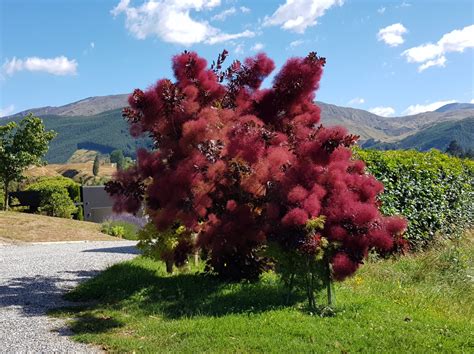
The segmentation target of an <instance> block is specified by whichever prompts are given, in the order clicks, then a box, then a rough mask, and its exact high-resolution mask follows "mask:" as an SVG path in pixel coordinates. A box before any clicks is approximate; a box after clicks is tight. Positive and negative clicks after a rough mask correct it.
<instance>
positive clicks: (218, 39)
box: [206, 30, 255, 44]
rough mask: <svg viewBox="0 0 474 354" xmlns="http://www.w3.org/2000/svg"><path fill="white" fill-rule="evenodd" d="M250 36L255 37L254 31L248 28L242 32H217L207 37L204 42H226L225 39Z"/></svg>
mask: <svg viewBox="0 0 474 354" xmlns="http://www.w3.org/2000/svg"><path fill="white" fill-rule="evenodd" d="M252 37H255V33H254V32H252V31H249V30H245V31H243V32H240V33H234V34H228V33H219V34H217V35H215V36H213V37H211V38H209V39H207V40H206V43H209V44H216V43H221V42H227V41H230V40H233V39H238V38H252Z"/></svg>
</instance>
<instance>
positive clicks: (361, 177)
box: [107, 51, 405, 284]
mask: <svg viewBox="0 0 474 354" xmlns="http://www.w3.org/2000/svg"><path fill="white" fill-rule="evenodd" d="M226 56H227V52H226V51H224V52H223V53H222V54H221V55H219V58H218V60H217V63H214V64H213V65H212V66H211V69H206V66H207V63H206V61H205V60H204V59H202V58H200V57H198V56H197V54H196V53H193V52H184V53H182V54H180V55H177V56H175V57H174V58H173V70H174V76H175V78H176V82H172V81H170V80H168V79H163V80H160V81H158V82H157V84H156V85H155V86H153V87H152V88H150V89H149V90H147V91H146V92H143V91H141V90H138V89H137V90H135V91H134V92H133V94H132V95H131V96H130V98H129V104H130V108H126V109H124V116H125V117H126V118H127V119H128V120H129V122H130V131H131V133H132V135H135V136H138V135H140V134H147V135H150V136H152V137H153V140H154V143H155V147H156V148H157V149H156V150H153V151H147V150H144V149H141V150H139V151H138V153H137V159H138V163H137V165H136V166H134V167H133V168H130V169H128V170H127V171H122V172H119V173H118V174H117V177H116V180H115V181H114V182H112V183H109V184H108V186H107V189H108V191H109V193H111V194H112V195H113V196H114V198H115V209H116V210H119V211H120V210H125V211H128V212H133V211H135V210H137V209H138V208H139V206H140V205H141V203H142V200H143V199H144V196H145V194H146V206H147V209H148V212H149V214H150V216H151V217H152V220H153V222H154V224H155V225H156V227H157V228H158V229H159V230H168V229H169V228H170V227H172V226H173V225H174V224H175V223H176V222H179V223H180V224H182V225H184V226H185V227H186V228H187V230H189V232H191V231H194V232H197V233H198V239H197V245H198V246H199V247H200V248H201V249H203V250H204V251H205V252H206V254H207V255H208V260H207V264H208V269H209V270H212V271H214V272H215V273H217V274H218V275H220V276H221V277H223V278H230V279H242V278H247V279H255V278H257V277H258V276H259V274H260V273H261V272H262V271H263V270H264V269H265V267H266V262H267V259H266V258H265V257H262V256H261V255H260V252H259V251H260V250H261V249H262V248H263V247H264V246H265V243H266V241H267V240H268V241H271V242H276V243H278V244H279V245H281V248H282V249H283V250H285V251H288V252H290V253H294V252H297V253H298V254H301V255H302V256H303V257H306V255H308V256H312V255H314V254H316V253H318V252H319V249H320V248H321V242H323V239H324V240H326V241H327V242H328V247H327V249H326V250H325V251H324V256H323V257H322V260H321V262H322V263H323V266H324V267H326V269H331V272H327V273H328V276H329V277H330V279H329V280H328V281H326V283H327V284H329V283H330V280H332V279H335V280H342V279H344V278H346V277H348V276H350V275H352V274H353V273H354V272H355V271H356V270H357V268H358V267H359V265H360V264H362V262H363V259H364V258H365V257H366V255H367V253H368V251H369V250H370V249H372V248H377V249H381V250H390V249H391V248H392V247H393V244H394V238H398V237H399V236H400V234H401V233H402V232H403V229H404V227H405V222H404V221H403V219H400V218H395V217H390V218H386V217H383V216H382V215H381V214H380V213H379V211H378V205H377V201H376V198H377V195H378V194H379V193H380V192H381V191H382V184H381V183H379V182H377V180H376V179H375V178H374V177H373V176H371V175H368V174H366V173H365V170H364V164H363V163H362V162H361V161H357V160H353V159H351V156H352V153H351V149H350V146H352V145H353V144H354V142H355V141H356V140H357V137H356V136H353V135H350V134H348V133H347V131H346V130H345V129H344V128H342V127H329V128H327V127H323V126H322V125H319V126H318V123H319V120H320V109H319V107H317V106H316V105H315V104H314V102H313V100H314V96H315V94H314V92H315V90H316V89H317V88H318V87H319V81H320V78H321V75H322V71H323V66H324V64H325V59H324V58H321V57H318V56H317V55H316V53H314V52H312V53H309V54H308V56H306V57H305V58H293V59H290V60H288V61H287V63H286V64H285V65H284V66H283V68H282V69H281V70H280V72H279V73H278V74H277V75H276V76H275V78H274V80H273V85H272V86H271V88H269V89H260V85H261V83H262V81H263V80H264V79H265V78H266V77H267V76H268V75H270V73H271V72H272V71H273V69H274V67H275V65H274V63H273V61H272V60H271V59H269V58H268V57H267V56H266V55H265V54H263V53H261V54H258V55H256V56H255V57H252V58H247V59H246V60H245V61H244V62H243V63H240V62H238V61H235V62H233V63H232V64H231V66H230V67H229V68H228V69H227V70H224V69H222V64H223V61H224V60H225V58H226ZM321 216H324V217H325V222H324V227H323V229H322V230H320V232H314V230H308V229H307V228H306V225H307V223H308V221H310V220H312V219H314V218H319V217H321ZM184 235H186V237H187V233H184ZM324 242H325V241H324Z"/></svg>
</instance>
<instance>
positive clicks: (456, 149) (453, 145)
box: [446, 140, 464, 157]
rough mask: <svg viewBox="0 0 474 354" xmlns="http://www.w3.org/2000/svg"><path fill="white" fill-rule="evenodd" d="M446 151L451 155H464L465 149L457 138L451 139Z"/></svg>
mask: <svg viewBox="0 0 474 354" xmlns="http://www.w3.org/2000/svg"><path fill="white" fill-rule="evenodd" d="M446 153H447V154H449V155H451V156H456V157H462V156H463V154H464V151H463V149H462V147H461V146H460V145H459V144H458V142H457V141H456V140H451V142H450V143H449V145H448V147H447V148H446Z"/></svg>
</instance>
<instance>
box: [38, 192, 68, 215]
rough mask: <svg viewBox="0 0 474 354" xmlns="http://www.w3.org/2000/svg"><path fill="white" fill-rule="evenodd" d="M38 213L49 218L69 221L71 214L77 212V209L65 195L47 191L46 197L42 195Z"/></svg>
mask: <svg viewBox="0 0 474 354" xmlns="http://www.w3.org/2000/svg"><path fill="white" fill-rule="evenodd" d="M45 195H46V194H45ZM39 212H40V213H42V214H46V215H49V216H56V217H60V218H67V219H70V218H71V216H72V214H73V213H74V212H77V208H76V206H75V205H74V203H73V202H72V200H71V199H70V198H69V196H68V195H67V193H64V192H61V191H51V192H50V191H48V192H47V197H46V196H43V195H42V198H41V203H40V206H39Z"/></svg>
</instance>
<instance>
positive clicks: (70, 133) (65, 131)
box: [8, 109, 147, 163]
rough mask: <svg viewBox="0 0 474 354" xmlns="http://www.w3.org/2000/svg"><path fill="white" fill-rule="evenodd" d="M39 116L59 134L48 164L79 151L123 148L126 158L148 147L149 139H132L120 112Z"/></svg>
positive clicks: (107, 150) (51, 148) (48, 156)
mask: <svg viewBox="0 0 474 354" xmlns="http://www.w3.org/2000/svg"><path fill="white" fill-rule="evenodd" d="M40 117H41V118H42V119H43V121H44V124H45V125H46V127H47V128H48V129H52V130H54V131H56V132H57V133H58V135H57V136H56V138H54V139H53V140H52V141H51V144H50V148H49V151H48V153H47V154H46V160H47V161H48V162H49V163H64V162H66V161H67V160H68V159H69V158H70V157H71V156H72V154H73V153H74V152H75V151H76V150H77V149H86V150H95V151H99V152H100V153H102V154H109V153H110V152H112V151H113V150H115V149H121V150H123V152H124V154H125V155H127V156H134V154H135V151H136V148H137V147H140V146H146V145H147V141H146V139H139V140H136V139H133V138H132V137H131V136H130V134H129V132H128V125H127V122H125V121H124V120H123V118H122V115H121V110H120V109H115V110H112V111H107V112H102V113H99V114H96V115H92V116H71V117H70V116H56V115H44V116H41V115H40ZM20 119H21V117H19V116H15V117H14V118H13V119H11V118H9V119H8V120H16V121H18V120H20Z"/></svg>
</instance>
